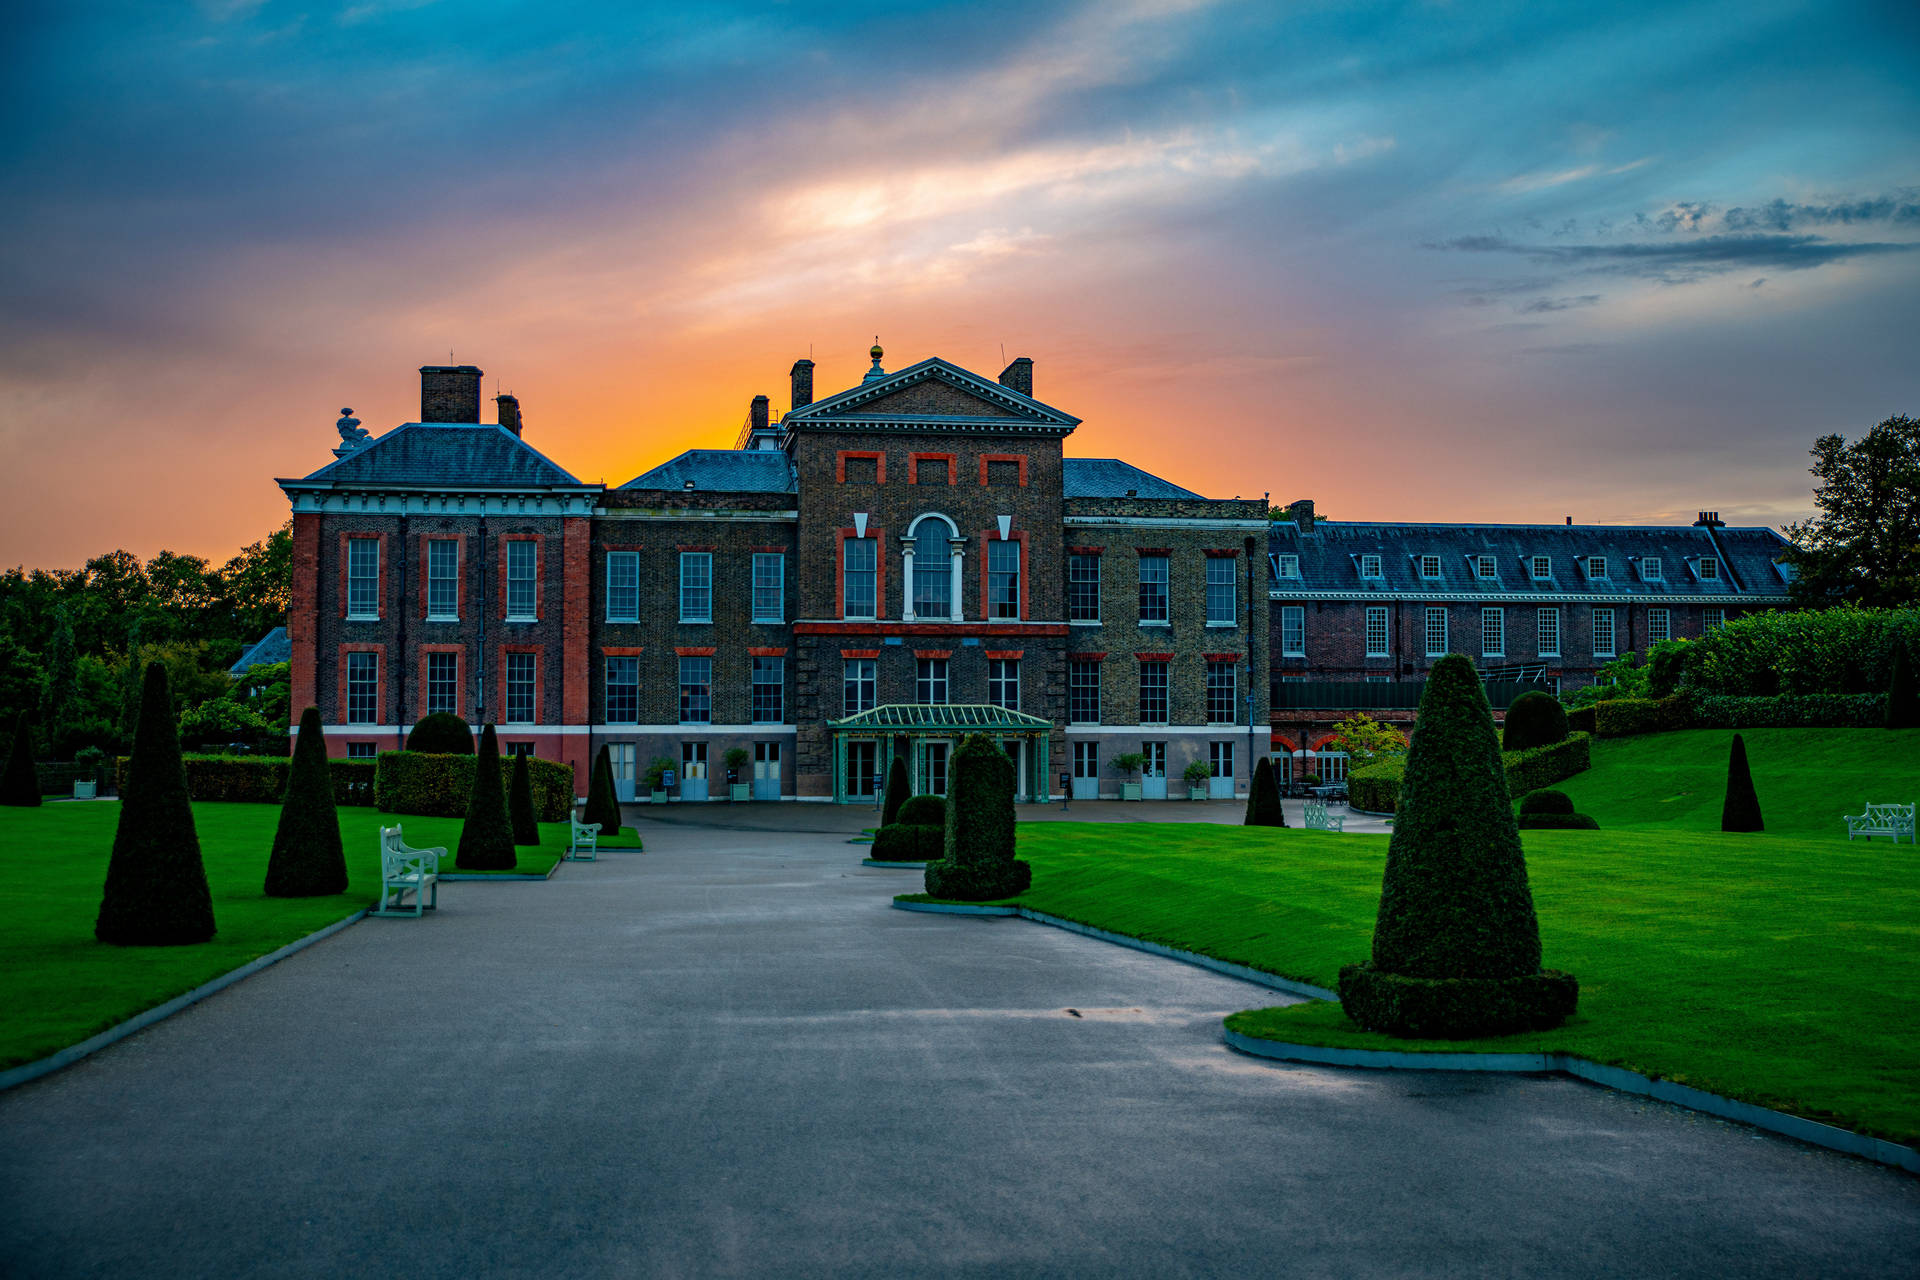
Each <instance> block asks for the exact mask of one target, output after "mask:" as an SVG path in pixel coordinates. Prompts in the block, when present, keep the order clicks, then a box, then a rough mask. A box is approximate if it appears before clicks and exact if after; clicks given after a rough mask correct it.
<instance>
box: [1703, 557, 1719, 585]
mask: <svg viewBox="0 0 1920 1280" xmlns="http://www.w3.org/2000/svg"><path fill="white" fill-rule="evenodd" d="M1719 580H1720V562H1719V561H1718V560H1717V559H1715V558H1714V557H1712V556H1701V557H1700V581H1702V582H1718V581H1719Z"/></svg>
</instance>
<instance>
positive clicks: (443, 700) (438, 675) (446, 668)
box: [427, 653, 460, 716]
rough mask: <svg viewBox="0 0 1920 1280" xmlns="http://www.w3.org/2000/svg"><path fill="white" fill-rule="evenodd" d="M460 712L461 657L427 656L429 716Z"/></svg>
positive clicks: (445, 654) (452, 654) (436, 654)
mask: <svg viewBox="0 0 1920 1280" xmlns="http://www.w3.org/2000/svg"><path fill="white" fill-rule="evenodd" d="M459 710H460V656H459V655H458V654H454V653H430V654H428V655H427V714H428V715H430V716H431V715H438V714H440V713H442V712H444V713H446V714H448V715H455V714H458V712H459Z"/></svg>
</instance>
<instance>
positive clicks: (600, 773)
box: [580, 746, 672, 836]
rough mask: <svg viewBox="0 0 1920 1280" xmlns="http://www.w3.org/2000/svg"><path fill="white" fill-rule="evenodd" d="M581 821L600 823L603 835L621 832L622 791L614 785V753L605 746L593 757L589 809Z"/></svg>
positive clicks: (588, 787) (588, 784)
mask: <svg viewBox="0 0 1920 1280" xmlns="http://www.w3.org/2000/svg"><path fill="white" fill-rule="evenodd" d="M668 763H669V764H671V763H672V762H671V761H669V762H668ZM580 821H582V822H589V823H596V822H597V823H599V824H600V834H601V835H602V836H617V835H619V834H620V793H619V792H618V791H616V790H615V789H614V786H613V755H612V753H610V752H609V751H608V750H607V748H606V747H604V746H603V747H601V748H600V754H599V755H596V756H595V757H594V758H593V773H592V774H591V775H590V776H589V777H588V779H587V811H586V813H585V814H583V815H582V816H581V818H580Z"/></svg>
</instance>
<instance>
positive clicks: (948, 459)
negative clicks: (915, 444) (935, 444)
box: [907, 453, 960, 485]
mask: <svg viewBox="0 0 1920 1280" xmlns="http://www.w3.org/2000/svg"><path fill="white" fill-rule="evenodd" d="M922 462H944V463H946V464H947V479H946V483H947V484H949V485H955V484H959V483H960V476H959V470H960V462H959V459H958V458H957V457H956V456H955V455H953V454H951V453H910V454H908V455H907V480H908V482H909V483H912V484H919V483H920V464H921V463H922Z"/></svg>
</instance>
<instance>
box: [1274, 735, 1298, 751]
mask: <svg viewBox="0 0 1920 1280" xmlns="http://www.w3.org/2000/svg"><path fill="white" fill-rule="evenodd" d="M1269 741H1270V742H1271V743H1272V746H1273V750H1275V751H1278V752H1281V753H1283V754H1285V755H1292V754H1293V750H1294V748H1293V739H1292V738H1289V737H1287V736H1286V735H1285V734H1279V733H1276V734H1273V735H1272V736H1271V738H1270V739H1269Z"/></svg>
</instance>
